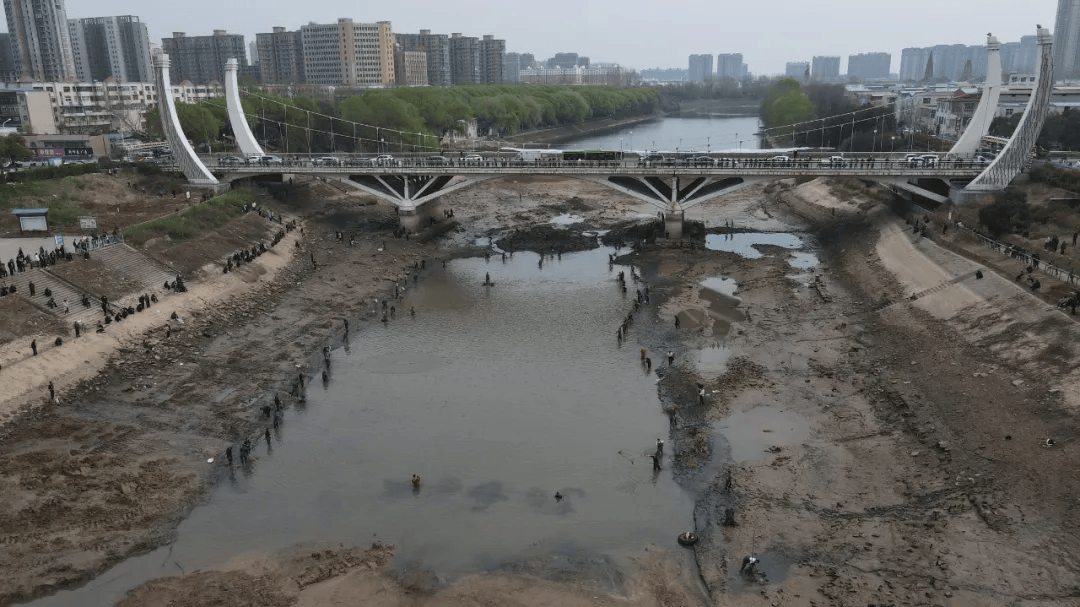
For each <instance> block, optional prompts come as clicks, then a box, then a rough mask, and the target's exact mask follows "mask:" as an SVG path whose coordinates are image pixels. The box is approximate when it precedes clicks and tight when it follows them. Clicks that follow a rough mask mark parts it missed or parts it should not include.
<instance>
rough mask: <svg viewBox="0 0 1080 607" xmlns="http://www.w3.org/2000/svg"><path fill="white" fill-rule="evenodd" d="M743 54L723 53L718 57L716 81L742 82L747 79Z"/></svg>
mask: <svg viewBox="0 0 1080 607" xmlns="http://www.w3.org/2000/svg"><path fill="white" fill-rule="evenodd" d="M746 72H747V70H746V64H745V63H743V56H742V53H721V54H719V55H717V56H716V79H717V80H723V79H725V78H731V79H732V80H742V79H743V78H745V77H746Z"/></svg>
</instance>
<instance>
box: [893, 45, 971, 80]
mask: <svg viewBox="0 0 1080 607" xmlns="http://www.w3.org/2000/svg"><path fill="white" fill-rule="evenodd" d="M931 57H932V58H933V68H934V73H933V77H934V79H937V80H945V81H953V82H955V81H959V80H961V79H962V78H963V76H964V75H965V71H967V64H968V62H969V61H970V62H971V74H970V78H971V79H980V78H985V77H986V46H965V45H963V44H939V45H937V46H931V47H926V48H906V49H904V50H903V53H902V54H901V56H900V80H901V81H907V82H920V81H922V80H923V79H924V78H925V74H926V68H927V65H929V63H930V59H931Z"/></svg>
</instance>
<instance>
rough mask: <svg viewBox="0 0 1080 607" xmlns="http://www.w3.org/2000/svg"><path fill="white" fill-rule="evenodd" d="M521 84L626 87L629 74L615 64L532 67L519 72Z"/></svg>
mask: <svg viewBox="0 0 1080 607" xmlns="http://www.w3.org/2000/svg"><path fill="white" fill-rule="evenodd" d="M519 77H520V81H521V83H522V84H566V85H576V86H584V85H603V86H626V85H628V84H629V82H628V80H629V74H628V73H627V72H626V70H624V69H623V68H622V67H621V66H619V65H615V64H603V63H598V64H592V65H590V66H589V67H577V66H574V67H556V68H550V67H532V68H525V69H522V70H521V72H520V76H519Z"/></svg>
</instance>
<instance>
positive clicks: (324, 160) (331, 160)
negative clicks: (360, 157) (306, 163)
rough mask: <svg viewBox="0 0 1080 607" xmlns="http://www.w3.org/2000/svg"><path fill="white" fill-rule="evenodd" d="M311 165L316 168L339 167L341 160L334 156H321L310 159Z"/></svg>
mask: <svg viewBox="0 0 1080 607" xmlns="http://www.w3.org/2000/svg"><path fill="white" fill-rule="evenodd" d="M311 164H312V165H314V166H317V167H339V166H341V159H340V158H337V157H334V156H322V157H320V158H314V159H312V161H311Z"/></svg>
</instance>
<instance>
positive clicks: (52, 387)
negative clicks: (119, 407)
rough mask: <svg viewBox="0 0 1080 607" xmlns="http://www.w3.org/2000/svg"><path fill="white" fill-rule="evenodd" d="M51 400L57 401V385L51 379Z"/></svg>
mask: <svg viewBox="0 0 1080 607" xmlns="http://www.w3.org/2000/svg"><path fill="white" fill-rule="evenodd" d="M49 402H52V403H55V402H56V386H54V385H53V383H52V382H51V381H50V382H49Z"/></svg>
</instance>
